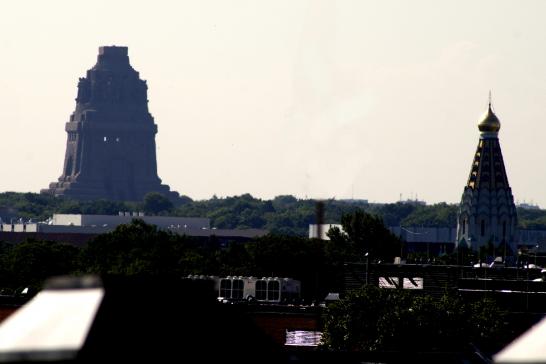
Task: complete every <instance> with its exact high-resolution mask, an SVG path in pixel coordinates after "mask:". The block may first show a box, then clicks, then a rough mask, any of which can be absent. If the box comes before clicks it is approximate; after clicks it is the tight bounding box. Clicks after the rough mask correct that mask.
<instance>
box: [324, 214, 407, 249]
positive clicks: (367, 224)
mask: <svg viewBox="0 0 546 364" xmlns="http://www.w3.org/2000/svg"><path fill="white" fill-rule="evenodd" d="M341 224H342V226H343V230H344V231H345V234H340V233H339V232H336V231H335V232H333V234H332V235H331V236H330V239H332V240H334V241H335V242H336V243H337V244H343V245H345V246H347V247H350V248H352V250H353V252H352V255H353V256H360V257H364V255H365V253H368V254H369V256H370V257H371V258H373V259H386V260H392V258H393V257H394V256H396V255H397V254H398V253H399V252H400V246H401V245H400V244H401V242H400V239H399V238H398V237H396V236H395V235H393V234H392V233H391V232H390V231H389V230H388V229H387V228H386V227H385V225H384V224H383V220H382V219H381V218H380V217H378V216H374V215H371V214H368V213H366V212H364V211H362V210H357V211H355V212H353V213H352V214H344V215H343V216H342V217H341Z"/></svg>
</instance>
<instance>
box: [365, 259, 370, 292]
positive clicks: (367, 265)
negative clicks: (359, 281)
mask: <svg viewBox="0 0 546 364" xmlns="http://www.w3.org/2000/svg"><path fill="white" fill-rule="evenodd" d="M364 256H365V257H366V286H367V285H368V272H369V270H368V268H369V261H370V257H369V256H368V252H366V254H364Z"/></svg>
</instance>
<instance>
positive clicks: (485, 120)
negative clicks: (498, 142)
mask: <svg viewBox="0 0 546 364" xmlns="http://www.w3.org/2000/svg"><path fill="white" fill-rule="evenodd" d="M500 126H501V125H500V121H499V118H498V117H497V115H495V113H494V112H493V110H491V102H490V103H489V107H488V108H487V111H486V112H485V113H484V114H483V116H482V117H481V118H480V122H479V123H478V129H480V131H481V132H495V133H496V132H498V131H499V129H500Z"/></svg>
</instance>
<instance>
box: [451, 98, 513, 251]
mask: <svg viewBox="0 0 546 364" xmlns="http://www.w3.org/2000/svg"><path fill="white" fill-rule="evenodd" d="M500 127H501V124H500V121H499V118H498V117H497V116H496V115H495V113H494V112H493V109H492V106H491V98H490V100H489V107H488V109H487V111H486V112H485V113H484V114H483V116H482V118H481V119H480V121H479V123H478V129H479V130H480V139H479V141H478V147H477V149H476V153H475V154H474V159H473V161H472V167H471V168H470V175H469V177H468V182H467V183H466V186H465V187H464V192H463V195H462V198H461V203H460V205H459V210H458V214H457V241H456V245H461V244H466V246H467V247H468V248H470V249H473V250H478V249H479V248H480V247H482V246H487V245H489V243H492V244H493V245H494V246H495V248H497V249H499V248H501V249H502V250H504V252H505V254H504V255H505V256H506V254H509V253H510V252H513V251H514V246H515V243H516V236H517V219H518V218H517V213H516V205H515V204H514V197H513V196H512V189H511V188H510V184H509V183H508V176H507V175H506V168H505V166H504V160H503V157H502V151H501V146H500V142H499V136H498V135H499V130H500ZM503 248H504V249H503Z"/></svg>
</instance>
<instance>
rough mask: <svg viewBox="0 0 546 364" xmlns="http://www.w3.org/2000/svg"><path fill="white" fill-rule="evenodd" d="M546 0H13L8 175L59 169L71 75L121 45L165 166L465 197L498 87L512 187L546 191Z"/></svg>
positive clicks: (28, 180) (189, 190) (8, 182)
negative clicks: (142, 87)
mask: <svg viewBox="0 0 546 364" xmlns="http://www.w3.org/2000/svg"><path fill="white" fill-rule="evenodd" d="M545 14H546V2H545V1H539V0H537V1H530V0H527V1H499V0H491V1H475V0H471V1H461V0H457V1H449V2H448V1H438V0H431V1H416V0H412V1H406V0H400V1H363V0H355V1H324V0H314V1H296V0H286V1H284V0H271V1H256V0H248V1H242V0H241V1H234V0H230V1H224V0H218V1H206V0H196V1H158V0H155V1H145V2H144V1H143V2H138V1H134V0H132V1H99V0H93V1H87V2H85V1H73V0H70V1H9V2H7V1H6V2H3V3H2V5H1V6H0V48H1V52H0V125H1V126H2V129H1V134H0V135H1V143H0V152H1V155H2V174H1V178H0V191H34V192H37V191H39V190H40V189H41V188H45V187H47V185H48V184H49V182H52V181H56V180H57V178H58V177H59V176H60V174H61V170H62V164H63V159H64V152H65V144H66V133H65V131H64V124H65V122H67V121H68V118H69V115H70V113H71V112H72V111H73V110H74V107H75V101H74V99H75V97H76V91H77V81H78V77H83V76H84V75H85V72H86V70H87V69H89V68H91V67H92V66H93V65H94V64H95V62H96V57H97V53H98V47H99V46H102V45H120V46H128V47H129V57H130V60H131V64H132V65H133V67H134V68H135V69H136V70H137V71H139V72H140V75H141V78H143V79H145V80H147V82H148V86H149V90H148V98H149V100H150V103H149V107H150V112H151V113H152V115H153V116H154V118H155V121H156V123H157V125H158V127H159V132H158V134H157V137H156V142H157V146H158V149H157V156H158V172H159V176H160V177H161V178H162V180H163V182H164V183H167V184H169V185H170V186H171V188H172V189H174V190H177V191H179V192H180V193H181V194H186V195H189V196H190V197H192V198H194V199H202V198H209V197H211V196H212V195H213V194H216V195H218V196H228V195H238V194H242V193H247V192H248V193H251V194H252V195H254V196H257V197H261V198H271V197H273V196H276V195H280V194H293V195H296V196H298V197H305V196H307V197H309V198H311V197H313V198H331V197H335V198H338V199H340V198H350V197H352V196H354V198H365V199H369V200H370V201H385V202H389V201H396V200H398V199H399V198H400V194H402V197H403V198H404V199H406V198H408V197H415V196H416V195H417V196H418V198H419V199H424V200H426V201H427V202H429V203H432V202H440V201H447V202H458V201H459V199H460V196H461V193H462V191H463V187H464V185H465V182H466V179H467V177H468V174H469V171H470V165H471V162H472V157H473V154H474V151H475V148H476V145H477V142H478V138H479V132H478V129H477V126H476V124H477V121H478V119H479V117H480V115H481V114H482V113H483V112H484V111H485V109H486V106H487V94H488V92H489V90H490V89H491V90H492V92H493V105H494V109H495V111H496V113H497V116H498V117H499V118H500V120H501V123H502V129H501V131H500V140H501V145H502V149H503V154H504V160H505V164H506V167H507V172H508V178H509V181H510V184H511V186H512V191H513V194H514V196H515V198H516V199H517V200H519V201H523V200H526V201H528V202H530V201H533V202H535V203H538V204H539V205H541V206H542V207H546V191H545V189H544V186H546V168H545V167H546V158H545V157H546V147H545V144H546V142H545V136H546V122H545V117H546V102H545V101H546V21H544V15H545Z"/></svg>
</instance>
